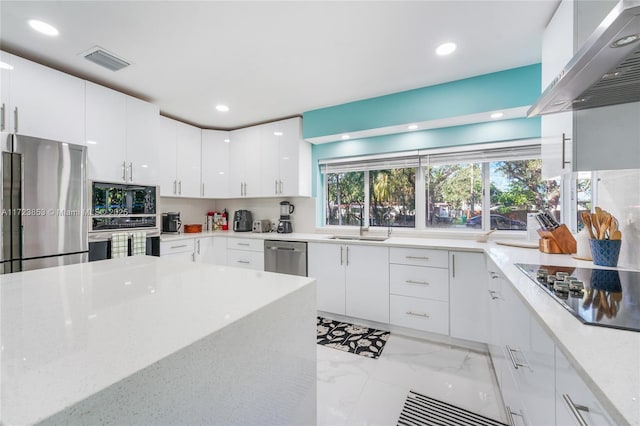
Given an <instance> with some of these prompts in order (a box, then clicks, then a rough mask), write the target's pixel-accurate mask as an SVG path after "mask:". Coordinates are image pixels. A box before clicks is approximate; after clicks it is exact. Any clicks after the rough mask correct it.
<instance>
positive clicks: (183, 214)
mask: <svg viewBox="0 0 640 426" xmlns="http://www.w3.org/2000/svg"><path fill="white" fill-rule="evenodd" d="M214 207H215V200H201V199H198V198H171V197H160V209H159V210H160V213H165V212H180V219H181V220H182V223H183V224H198V223H199V224H202V225H205V224H206V218H205V215H206V214H207V212H210V211H214V210H215V208H214Z"/></svg>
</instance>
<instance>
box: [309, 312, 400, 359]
mask: <svg viewBox="0 0 640 426" xmlns="http://www.w3.org/2000/svg"><path fill="white" fill-rule="evenodd" d="M317 330H318V339H317V343H318V344H319V345H323V346H327V347H329V348H334V349H338V350H341V351H345V352H351V353H353V354H357V355H362V356H366V357H369V358H374V359H375V358H378V357H379V356H380V354H381V353H382V349H384V345H385V343H387V339H388V338H389V332H388V331H383V330H376V329H374V328H368V327H363V326H361V325H355V324H349V323H346V322H340V321H334V320H330V319H328V318H322V317H318V323H317Z"/></svg>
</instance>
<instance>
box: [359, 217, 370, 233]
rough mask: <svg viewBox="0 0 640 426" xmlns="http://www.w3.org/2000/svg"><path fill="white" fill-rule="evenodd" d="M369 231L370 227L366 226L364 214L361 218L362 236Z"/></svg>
mask: <svg viewBox="0 0 640 426" xmlns="http://www.w3.org/2000/svg"><path fill="white" fill-rule="evenodd" d="M368 231H369V227H368V226H366V227H365V226H364V215H362V217H361V218H360V236H361V237H362V236H363V235H364V233H365V232H368Z"/></svg>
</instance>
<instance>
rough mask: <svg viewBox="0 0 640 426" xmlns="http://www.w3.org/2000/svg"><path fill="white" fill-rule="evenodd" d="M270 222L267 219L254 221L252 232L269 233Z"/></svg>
mask: <svg viewBox="0 0 640 426" xmlns="http://www.w3.org/2000/svg"><path fill="white" fill-rule="evenodd" d="M270 231H271V221H270V220H269V219H262V220H254V221H253V232H270Z"/></svg>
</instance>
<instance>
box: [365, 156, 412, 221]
mask: <svg viewBox="0 0 640 426" xmlns="http://www.w3.org/2000/svg"><path fill="white" fill-rule="evenodd" d="M415 189H416V169H415V168H413V167H412V168H402V169H386V170H372V171H370V172H369V225H370V226H396V227H409V228H413V227H415V225H416V191H415Z"/></svg>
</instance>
